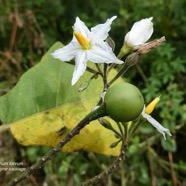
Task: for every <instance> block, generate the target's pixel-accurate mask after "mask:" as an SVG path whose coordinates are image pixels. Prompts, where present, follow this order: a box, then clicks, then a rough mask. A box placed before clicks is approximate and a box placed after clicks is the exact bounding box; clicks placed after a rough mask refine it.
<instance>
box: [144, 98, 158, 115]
mask: <svg viewBox="0 0 186 186" xmlns="http://www.w3.org/2000/svg"><path fill="white" fill-rule="evenodd" d="M159 101H160V96H159V97H157V98H155V99H154V100H153V101H151V102H150V103H149V104H148V105H147V107H146V108H145V113H146V114H151V113H152V111H153V110H154V108H155V106H156V105H157V104H158V102H159Z"/></svg>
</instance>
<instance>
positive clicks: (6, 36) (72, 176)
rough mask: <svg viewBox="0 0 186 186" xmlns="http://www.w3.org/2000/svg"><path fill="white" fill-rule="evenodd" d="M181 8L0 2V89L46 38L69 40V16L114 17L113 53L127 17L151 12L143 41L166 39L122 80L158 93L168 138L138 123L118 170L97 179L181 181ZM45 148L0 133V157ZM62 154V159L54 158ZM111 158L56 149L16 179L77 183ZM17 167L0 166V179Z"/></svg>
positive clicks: (184, 170)
mask: <svg viewBox="0 0 186 186" xmlns="http://www.w3.org/2000/svg"><path fill="white" fill-rule="evenodd" d="M184 7H186V1H185V0H179V1H177V0H156V1H149V0H144V1H138V0H130V1H129V0H128V1H127V0H110V1H107V0H102V1H100V0H78V1H75V0H68V1H67V0H55V1H51V0H38V1H29V0H28V1H23V0H9V1H6V0H0V94H1V95H3V94H5V93H7V92H8V91H9V90H10V89H11V88H12V87H13V86H14V85H15V84H16V83H17V82H18V80H19V78H20V76H21V75H22V74H23V73H24V72H25V71H26V70H28V69H29V68H30V67H32V66H34V65H35V64H36V63H37V62H38V61H39V60H40V59H41V57H42V55H43V54H44V52H45V51H46V50H47V49H48V48H49V47H50V46H51V45H52V44H53V43H55V42H56V41H57V40H60V41H62V42H63V43H64V44H67V43H68V42H69V41H70V40H71V37H72V25H73V24H74V21H75V17H76V16H79V17H80V18H81V19H82V20H83V21H84V22H85V23H86V24H87V25H88V26H89V27H91V26H94V25H96V24H98V23H101V22H104V21H105V20H106V19H107V18H109V17H111V16H113V15H117V16H118V19H117V20H116V21H114V23H113V25H112V30H111V32H110V35H111V36H112V38H113V39H114V41H115V43H116V49H115V52H116V54H117V53H118V51H119V49H120V47H121V46H122V43H123V38H124V35H125V34H126V33H127V31H129V30H130V28H131V26H132V25H133V23H134V22H135V21H138V20H140V19H142V18H146V17H153V22H154V34H153V36H152V38H151V39H156V38H160V37H161V36H165V37H166V40H167V41H166V43H165V44H164V45H162V46H161V47H159V48H157V49H155V50H153V51H152V52H150V53H148V54H146V55H144V56H142V58H141V62H140V63H139V64H138V65H137V66H136V67H133V68H132V69H131V70H129V71H128V72H127V74H126V75H125V77H124V78H127V80H128V81H131V82H132V83H133V84H135V85H136V86H138V87H139V88H140V89H141V90H142V92H143V94H144V97H145V99H146V101H147V102H149V101H150V100H151V99H153V98H154V97H156V96H159V95H160V94H162V99H161V102H160V103H159V105H158V107H157V109H156V111H155V112H154V113H153V116H154V117H155V118H156V119H157V120H158V121H160V122H161V124H163V125H164V126H165V127H167V128H169V129H170V130H171V133H172V134H173V137H172V138H168V139H167V141H164V140H163V137H162V136H160V135H159V134H158V133H157V132H156V131H155V129H153V128H152V127H151V126H150V125H149V124H148V123H146V124H143V125H142V126H141V127H140V130H138V134H136V135H135V136H134V138H133V141H132V143H131V144H130V146H129V149H128V153H127V158H126V161H124V162H123V165H122V167H121V169H120V170H118V171H117V172H116V173H115V174H113V175H112V176H110V177H109V178H108V179H106V180H105V181H104V182H103V183H102V185H108V186H109V185H110V186H111V185H113V186H114V185H127V186H129V185H153V186H156V185H157V186H163V185H174V186H176V185H186V157H185V154H186V149H185V146H184V145H185V143H186V104H185V98H186V94H185V82H186V76H185V73H186V53H185V50H186V46H185V40H186V34H185V31H186V14H185V10H184ZM48 150H49V148H47V147H23V146H20V145H19V144H17V143H16V141H14V140H13V139H12V136H11V134H10V133H9V132H4V133H1V135H0V162H6V161H13V162H15V161H17V162H19V161H22V162H24V165H27V166H29V165H31V164H33V163H34V162H35V161H36V160H37V159H39V157H41V156H42V155H44V154H45V153H46V152H47V151H48ZM62 159H63V160H65V161H63V162H62V163H60V162H61V160H62ZM113 161H114V157H105V156H103V155H99V154H94V153H87V152H74V153H70V154H59V155H58V156H57V157H56V158H55V159H54V160H53V161H52V162H49V163H48V164H47V165H45V166H44V167H43V168H42V169H41V170H40V171H38V172H37V173H36V174H35V175H33V176H32V177H31V179H30V180H29V181H25V182H23V184H22V185H34V186H35V185H42V184H44V183H46V185H51V186H52V185H54V186H58V185H67V186H71V185H77V184H78V183H80V182H81V181H82V180H85V179H88V178H91V177H92V176H95V175H97V174H98V173H100V172H101V171H102V170H104V169H106V168H107V167H108V166H109V165H110V164H111V163H112V162H113ZM17 173H18V172H15V173H14V172H13V173H12V172H3V171H2V172H0V185H5V183H6V182H7V180H10V178H12V177H14V176H15V174H17ZM100 185H101V184H100Z"/></svg>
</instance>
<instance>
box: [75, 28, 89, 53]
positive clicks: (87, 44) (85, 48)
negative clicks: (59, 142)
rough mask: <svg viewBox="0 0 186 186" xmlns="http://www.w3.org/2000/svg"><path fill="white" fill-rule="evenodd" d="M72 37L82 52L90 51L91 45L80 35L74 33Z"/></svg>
mask: <svg viewBox="0 0 186 186" xmlns="http://www.w3.org/2000/svg"><path fill="white" fill-rule="evenodd" d="M74 35H75V37H76V39H77V40H78V42H79V44H80V45H81V46H82V48H83V49H84V50H88V49H90V47H91V44H90V43H89V42H88V40H87V39H86V38H85V37H84V36H83V35H82V34H80V33H79V32H77V31H74Z"/></svg>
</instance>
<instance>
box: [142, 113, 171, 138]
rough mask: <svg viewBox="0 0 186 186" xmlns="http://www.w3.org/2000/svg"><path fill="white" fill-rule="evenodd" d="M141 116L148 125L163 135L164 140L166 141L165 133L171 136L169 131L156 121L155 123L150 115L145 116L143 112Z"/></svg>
mask: <svg viewBox="0 0 186 186" xmlns="http://www.w3.org/2000/svg"><path fill="white" fill-rule="evenodd" d="M142 116H143V117H144V118H146V119H147V120H148V121H149V123H151V124H152V125H153V126H154V127H155V128H156V129H157V130H158V132H160V133H161V134H162V135H163V137H164V139H165V140H166V137H165V133H166V134H168V135H169V136H172V134H171V133H170V131H169V129H167V128H164V127H163V126H162V125H161V124H160V123H159V122H158V121H156V120H155V119H154V118H153V117H151V116H150V115H148V114H146V113H145V112H144V111H143V112H142Z"/></svg>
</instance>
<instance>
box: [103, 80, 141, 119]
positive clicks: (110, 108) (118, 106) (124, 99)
mask: <svg viewBox="0 0 186 186" xmlns="http://www.w3.org/2000/svg"><path fill="white" fill-rule="evenodd" d="M104 102H105V109H106V112H107V114H108V115H109V116H110V117H111V118H112V119H114V120H115V121H121V122H128V121H132V120H133V119H135V118H137V117H138V116H139V115H140V114H141V112H142V110H143V107H144V99H143V96H142V94H141V92H140V91H139V89H138V88H137V87H135V86H134V85H132V84H130V83H119V84H117V85H114V86H112V87H111V88H109V89H108V90H107V92H106V94H105V98H104Z"/></svg>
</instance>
